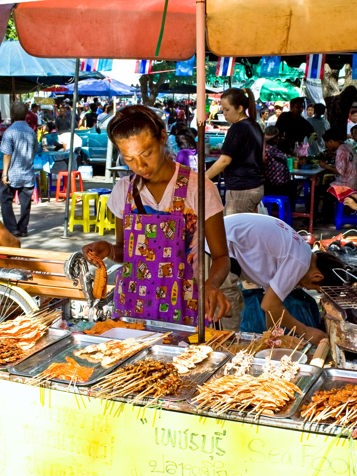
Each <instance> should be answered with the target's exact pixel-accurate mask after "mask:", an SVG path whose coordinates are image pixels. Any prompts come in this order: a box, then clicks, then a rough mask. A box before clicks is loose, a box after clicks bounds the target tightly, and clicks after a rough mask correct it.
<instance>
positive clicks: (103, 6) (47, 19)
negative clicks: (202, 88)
mask: <svg viewBox="0 0 357 476" xmlns="http://www.w3.org/2000/svg"><path fill="white" fill-rule="evenodd" d="M164 5H165V2H164V1H163V0H44V1H42V2H36V3H28V4H21V5H18V6H17V8H16V10H15V21H16V28H17V31H18V35H19V39H20V42H21V45H22V46H23V48H24V49H25V50H26V51H27V52H31V54H32V55H34V56H42V57H58V56H59V54H60V56H61V57H63V58H68V57H71V58H88V57H92V58H146V59H151V58H152V59H154V58H160V59H176V60H179V59H188V58H190V57H191V56H192V55H193V54H194V53H195V49H196V44H195V41H196V35H195V25H196V18H195V15H196V4H195V0H179V1H177V0H175V1H173V0H170V1H169V2H168V8H167V11H165V9H164Z"/></svg>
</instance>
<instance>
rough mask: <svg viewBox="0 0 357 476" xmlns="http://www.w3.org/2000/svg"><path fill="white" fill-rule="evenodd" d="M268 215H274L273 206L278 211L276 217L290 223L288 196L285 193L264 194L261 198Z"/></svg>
mask: <svg viewBox="0 0 357 476" xmlns="http://www.w3.org/2000/svg"><path fill="white" fill-rule="evenodd" d="M262 202H263V203H264V205H265V207H266V208H267V210H268V213H269V215H274V213H273V212H274V206H275V207H276V208H277V211H278V218H280V220H283V221H285V222H286V223H288V224H289V225H291V223H292V218H291V209H290V202H289V197H287V196H286V195H265V196H264V197H263V199H262Z"/></svg>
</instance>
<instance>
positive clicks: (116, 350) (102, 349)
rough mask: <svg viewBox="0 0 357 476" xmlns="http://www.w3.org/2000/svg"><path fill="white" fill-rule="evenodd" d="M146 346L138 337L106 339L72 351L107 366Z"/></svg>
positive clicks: (77, 355)
mask: <svg viewBox="0 0 357 476" xmlns="http://www.w3.org/2000/svg"><path fill="white" fill-rule="evenodd" d="M146 346H147V342H143V341H141V340H140V339H133V338H129V339H124V340H108V341H106V342H102V343H100V344H91V345H89V346H87V347H84V348H83V349H78V350H75V351H74V352H73V355H74V356H76V357H80V358H81V359H84V360H87V361H88V362H92V363H95V364H97V363H99V364H100V365H101V366H102V367H104V368H109V367H111V366H112V365H114V364H115V363H117V362H119V361H120V360H123V359H125V358H127V357H130V356H131V355H133V354H135V353H136V352H139V351H140V350H142V349H144V348H145V347H146Z"/></svg>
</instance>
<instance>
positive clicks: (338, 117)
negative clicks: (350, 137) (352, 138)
mask: <svg viewBox="0 0 357 476" xmlns="http://www.w3.org/2000/svg"><path fill="white" fill-rule="evenodd" d="M325 101H326V106H327V119H328V121H329V123H330V126H331V129H333V130H334V131H338V133H339V137H341V138H342V139H343V140H346V138H347V131H346V129H347V122H348V117H349V114H350V111H351V107H352V104H353V103H354V102H357V88H356V87H355V86H353V85H352V84H349V85H348V86H346V87H345V88H344V89H343V90H342V91H341V93H340V94H338V95H337V96H330V97H326V98H325Z"/></svg>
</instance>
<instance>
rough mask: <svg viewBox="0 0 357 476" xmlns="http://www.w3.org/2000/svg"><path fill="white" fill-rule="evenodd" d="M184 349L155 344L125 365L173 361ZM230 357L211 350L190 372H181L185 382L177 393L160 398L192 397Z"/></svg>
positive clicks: (186, 398) (179, 399)
mask: <svg viewBox="0 0 357 476" xmlns="http://www.w3.org/2000/svg"><path fill="white" fill-rule="evenodd" d="M184 350H185V348H184V347H178V346H171V345H153V346H151V347H149V348H147V349H144V350H142V351H141V352H139V353H138V354H136V355H135V356H133V357H131V358H130V359H128V360H127V361H126V362H125V365H129V364H134V363H136V362H139V361H140V360H159V361H160V362H166V363H171V362H172V359H173V358H174V357H176V356H178V355H180V354H182V353H183V352H184ZM229 357H230V356H229V354H227V353H226V352H211V354H209V356H208V357H207V358H206V359H205V360H203V361H202V362H200V363H198V364H196V366H195V367H194V368H193V369H190V371H189V372H187V373H186V374H179V375H180V378H181V379H182V380H183V382H184V384H183V386H182V388H181V389H179V391H178V393H177V395H165V396H164V397H162V398H160V400H170V401H182V400H188V399H190V398H191V397H193V395H194V394H195V392H196V390H197V385H202V384H203V383H204V382H205V381H206V380H208V379H209V378H210V377H211V376H212V375H213V374H214V373H215V372H216V371H217V369H219V368H220V367H221V366H222V365H224V364H225V363H226V362H227V360H228V359H229ZM133 397H135V395H133Z"/></svg>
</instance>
